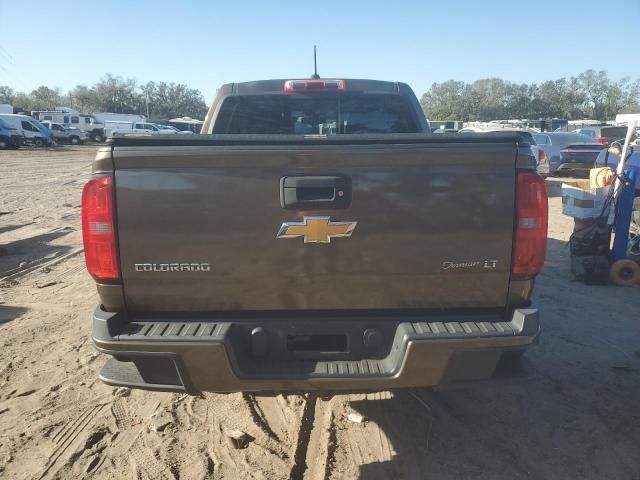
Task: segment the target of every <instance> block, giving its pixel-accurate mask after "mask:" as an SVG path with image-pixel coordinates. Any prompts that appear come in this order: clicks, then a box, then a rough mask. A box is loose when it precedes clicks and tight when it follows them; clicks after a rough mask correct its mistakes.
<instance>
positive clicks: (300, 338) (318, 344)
mask: <svg viewBox="0 0 640 480" xmlns="http://www.w3.org/2000/svg"><path fill="white" fill-rule="evenodd" d="M286 349H287V352H288V353H292V354H296V353H310V352H313V353H318V354H327V353H329V354H331V353H348V352H349V338H348V337H347V335H342V334H306V335H305V334H301V335H291V334H289V335H287V338H286Z"/></svg>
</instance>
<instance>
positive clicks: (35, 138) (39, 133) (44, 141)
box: [0, 114, 53, 147]
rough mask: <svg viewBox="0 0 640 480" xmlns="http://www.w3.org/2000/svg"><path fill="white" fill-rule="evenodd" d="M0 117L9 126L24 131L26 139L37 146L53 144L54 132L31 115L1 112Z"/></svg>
mask: <svg viewBox="0 0 640 480" xmlns="http://www.w3.org/2000/svg"><path fill="white" fill-rule="evenodd" d="M0 118H2V120H3V121H4V123H5V124H6V125H7V126H8V127H11V128H15V129H16V130H19V131H21V132H22V133H24V137H25V139H26V140H27V141H28V142H30V143H33V144H34V145H35V146H36V147H44V146H45V145H46V146H49V145H53V132H52V131H51V130H49V129H48V128H47V127H45V126H44V125H42V124H41V123H40V122H39V121H37V120H35V119H33V118H31V117H30V116H28V115H14V114H0Z"/></svg>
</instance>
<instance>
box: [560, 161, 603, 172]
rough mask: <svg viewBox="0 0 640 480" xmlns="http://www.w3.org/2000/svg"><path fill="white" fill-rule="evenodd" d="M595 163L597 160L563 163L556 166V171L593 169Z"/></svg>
mask: <svg viewBox="0 0 640 480" xmlns="http://www.w3.org/2000/svg"><path fill="white" fill-rule="evenodd" d="M594 163H595V162H593V161H591V162H568V163H561V164H560V165H558V166H557V167H556V169H555V171H561V172H568V171H571V170H580V171H584V170H591V169H592V168H593V166H594Z"/></svg>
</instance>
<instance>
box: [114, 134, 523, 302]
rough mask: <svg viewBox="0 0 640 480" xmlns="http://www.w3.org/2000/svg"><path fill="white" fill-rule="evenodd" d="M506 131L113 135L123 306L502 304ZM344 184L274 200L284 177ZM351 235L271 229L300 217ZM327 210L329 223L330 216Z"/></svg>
mask: <svg viewBox="0 0 640 480" xmlns="http://www.w3.org/2000/svg"><path fill="white" fill-rule="evenodd" d="M516 152H517V148H516V144H515V143H514V142H498V141H496V142H495V143H491V142H483V143H463V142H461V143H449V144H443V143H442V142H439V143H438V142H435V143H434V142H429V141H424V142H422V143H411V144H395V143H389V144H384V143H378V144H369V145H362V144H361V145H318V144H300V145H262V146H250V145H247V146H244V147H243V146H228V145H201V146H199V145H192V146H153V145H147V146H136V147H129V146H117V145H116V146H115V147H114V148H113V161H114V165H115V185H116V207H117V228H118V241H119V255H120V263H121V271H122V281H123V286H124V293H125V299H126V303H127V308H128V310H130V311H132V312H136V311H137V312H144V311H201V312H211V311H239V310H325V309H331V310H343V309H344V310H346V309H414V308H429V309H431V308H433V309H445V308H446V309H452V308H460V309H463V308H468V307H473V308H478V307H486V308H493V307H502V306H504V305H505V304H506V301H507V293H508V285H509V276H510V266H511V249H512V241H513V222H514V195H515V191H514V190H515V184H516V181H515V175H516ZM299 175H304V176H306V177H314V176H337V177H340V178H344V179H347V181H350V183H351V185H350V192H348V193H350V195H351V197H352V198H351V201H350V204H349V205H347V206H345V207H344V208H337V209H325V210H316V209H313V210H308V211H307V210H296V209H293V210H292V209H284V208H283V206H282V205H281V198H280V197H281V179H282V178H283V177H288V176H299ZM305 216H307V217H330V222H357V224H356V225H355V226H354V227H353V231H352V234H351V236H350V237H336V238H327V240H330V242H329V243H305V242H304V240H303V238H302V237H298V238H278V236H277V235H278V232H279V231H280V229H281V227H282V225H283V223H287V222H289V223H291V222H302V221H303V217H305ZM327 221H328V220H327Z"/></svg>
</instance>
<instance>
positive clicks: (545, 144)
mask: <svg viewBox="0 0 640 480" xmlns="http://www.w3.org/2000/svg"><path fill="white" fill-rule="evenodd" d="M533 138H534V139H535V141H536V143H537V144H538V146H539V147H540V148H541V149H542V150H544V152H545V156H546V161H544V162H538V173H539V174H540V175H543V176H553V175H556V174H558V173H562V172H579V173H584V172H588V171H589V170H591V169H592V168H593V167H594V166H595V162H596V158H597V157H598V154H599V153H600V151H601V150H602V149H603V148H605V146H604V145H603V144H602V143H599V142H597V141H596V140H592V139H590V138H589V137H585V136H584V135H580V134H578V133H572V132H546V133H537V134H535V135H534V136H533Z"/></svg>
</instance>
